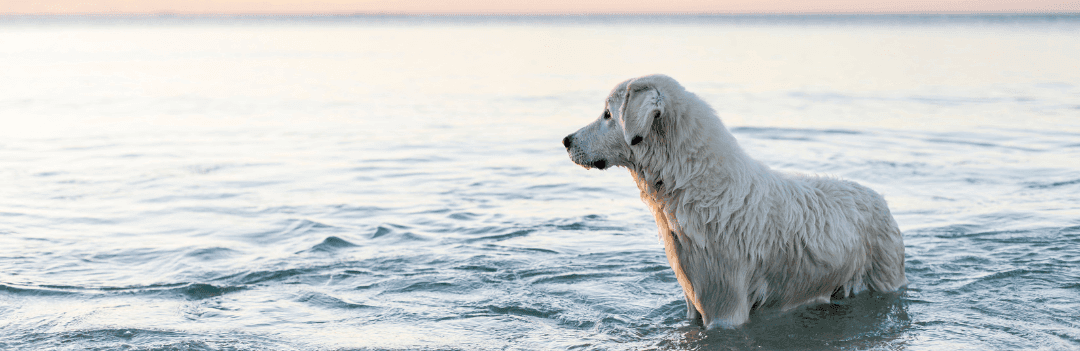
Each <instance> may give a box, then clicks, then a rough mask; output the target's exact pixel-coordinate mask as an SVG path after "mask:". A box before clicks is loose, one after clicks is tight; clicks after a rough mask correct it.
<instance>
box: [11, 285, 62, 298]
mask: <svg viewBox="0 0 1080 351" xmlns="http://www.w3.org/2000/svg"><path fill="white" fill-rule="evenodd" d="M0 292H6V293H9V294H14V295H23V296H50V295H71V294H77V293H78V291H72V290H69V289H60V288H48V287H23V286H17V285H7V284H0Z"/></svg>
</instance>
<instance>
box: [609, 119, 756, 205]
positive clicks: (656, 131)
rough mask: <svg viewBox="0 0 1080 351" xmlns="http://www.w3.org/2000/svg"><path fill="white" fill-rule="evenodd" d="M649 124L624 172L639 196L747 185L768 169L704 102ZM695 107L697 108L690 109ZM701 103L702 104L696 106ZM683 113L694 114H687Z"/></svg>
mask: <svg viewBox="0 0 1080 351" xmlns="http://www.w3.org/2000/svg"><path fill="white" fill-rule="evenodd" d="M689 105H690V106H691V108H688V109H685V110H682V111H675V112H676V113H678V114H682V115H674V116H668V117H665V118H667V120H657V121H655V122H654V125H653V129H652V137H651V138H648V139H647V140H646V141H645V142H644V143H646V144H645V145H642V146H643V147H641V148H637V149H635V150H634V151H633V154H632V156H631V158H632V159H633V161H632V162H631V166H630V167H628V168H629V169H630V173H631V174H632V175H633V177H634V181H635V182H636V183H637V184H638V188H639V189H640V190H641V191H642V195H645V194H646V193H649V194H651V195H654V196H660V197H664V196H662V195H670V194H671V193H673V192H676V191H678V190H680V189H686V188H692V187H702V186H704V187H712V188H716V187H729V186H740V185H749V184H747V183H748V182H751V181H752V180H753V179H760V178H761V176H760V173H768V168H767V167H765V166H764V165H762V164H760V163H759V162H757V161H755V160H753V159H751V158H750V156H749V155H747V154H746V152H744V151H743V150H742V148H741V147H739V144H738V143H737V142H736V140H735V136H734V135H732V134H731V132H730V131H728V130H727V128H725V127H724V125H723V123H722V122H721V121H720V119H719V118H718V117H716V113H715V112H713V111H712V110H711V109H709V108H708V107H707V105H705V104H704V103H701V104H689ZM695 105H696V106H698V107H699V108H698V109H693V107H695ZM700 106H704V108H700ZM686 114H697V116H695V118H689V117H690V116H689V115H686Z"/></svg>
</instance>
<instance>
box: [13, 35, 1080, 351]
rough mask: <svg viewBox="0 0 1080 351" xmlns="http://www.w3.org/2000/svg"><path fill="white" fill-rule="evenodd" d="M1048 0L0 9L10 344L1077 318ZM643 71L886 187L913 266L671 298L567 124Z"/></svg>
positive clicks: (772, 339) (970, 329) (514, 344)
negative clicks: (836, 10) (836, 285)
mask: <svg viewBox="0 0 1080 351" xmlns="http://www.w3.org/2000/svg"><path fill="white" fill-rule="evenodd" d="M1043 19H1044V20H1032V19H1031V17H1025V18H1022V19H1019V20H1015V19H1014V20H1010V19H1009V17H1008V16H1005V17H1000V16H999V17H977V16H976V17H963V18H959V19H948V18H938V17H934V18H932V19H929V20H928V19H926V18H924V17H908V18H907V19H904V17H887V18H884V19H882V18H867V17H843V18H835V17H828V16H826V17H815V18H813V19H806V18H795V20H793V18H786V17H778V18H771V19H770V18H764V19H762V18H755V19H752V20H745V21H733V20H730V19H728V20H716V19H702V18H695V19H693V20H688V21H686V22H679V21H674V22H672V21H668V20H651V21H645V22H635V21H633V20H626V19H619V18H616V19H611V18H606V17H605V18H601V19H595V18H593V19H583V20H582V21H568V20H566V19H553V20H550V21H548V20H540V19H530V20H528V21H526V22H524V23H517V22H512V21H507V20H506V19H505V18H502V19H491V20H477V19H470V20H469V21H464V22H454V21H445V20H426V19H413V20H409V19H400V18H399V19H394V20H392V21H391V20H386V21H372V22H366V21H365V20H364V19H363V18H360V19H356V18H354V19H351V20H341V21H322V20H289V21H280V20H274V19H266V20H261V21H260V20H251V19H243V20H235V19H234V20H229V19H218V20H205V21H202V20H183V19H170V20H161V21H150V20H132V21H125V20H115V21H108V20H98V21H70V22H64V21H62V20H54V21H52V22H34V21H25V20H20V21H0V43H2V44H0V66H2V67H5V68H6V69H5V70H4V71H3V72H4V73H3V74H4V79H5V83H6V84H0V136H2V137H3V138H2V140H0V349H121V348H133V349H192V350H232V349H260V350H261V349H281V350H291V349H417V348H428V349H626V348H631V349H700V350H714V349H715V350H746V349H927V348H931V349H933V348H944V347H949V348H1007V349H1037V348H1042V349H1072V348H1076V347H1080V342H1078V340H1080V323H1078V322H1077V321H1076V319H1075V318H1074V317H1075V316H1074V315H1075V311H1076V310H1077V307H1078V306H1080V299H1078V298H1077V296H1080V295H1078V294H1077V292H1078V291H1080V286H1078V285H1077V284H1076V283H1075V282H1076V281H1078V280H1080V270H1078V269H1080V268H1077V267H1080V252H1078V251H1077V248H1078V247H1080V222H1077V218H1080V203H1078V202H1077V201H1078V200H1077V198H1078V197H1077V196H1076V195H1077V194H1078V192H1080V188H1078V186H1080V168H1078V165H1077V164H1076V163H1075V162H1070V161H1071V160H1075V159H1080V143H1078V141H1077V140H1080V119H1078V118H1076V117H1077V116H1078V115H1080V112H1078V111H1080V102H1078V101H1080V86H1078V85H1077V84H1076V83H1075V82H1078V81H1080V64H1077V63H1078V62H1077V60H1078V59H1077V57H1080V39H1078V38H1080V36H1078V35H1074V34H1076V33H1077V31H1078V29H1080V25H1078V23H1080V22H1078V21H1077V20H1076V17H1069V16H1065V17H1060V16H1050V17H1046V18H1043ZM909 20H911V21H909ZM655 72H662V73H666V74H669V75H671V76H673V77H675V78H677V79H679V80H680V81H682V82H683V83H684V84H685V85H686V86H687V87H688V88H689V89H690V90H691V91H694V92H696V93H698V94H699V95H701V96H702V97H703V98H704V99H705V100H706V101H708V102H710V103H711V104H712V106H713V107H715V108H716V110H717V111H718V112H719V114H720V115H721V116H722V117H723V118H724V121H725V123H726V124H727V125H728V126H729V127H731V128H732V131H733V134H734V135H735V136H736V137H737V138H738V140H739V142H740V143H741V145H742V146H743V147H744V148H745V149H746V150H748V152H749V153H750V154H751V155H753V157H755V158H757V159H759V160H761V161H762V162H764V163H766V164H768V165H769V166H771V167H773V168H776V169H781V170H786V171H798V172H810V173H827V174H833V175H837V176H840V177H843V178H846V179H852V180H855V181H858V182H860V183H862V184H865V185H867V186H870V187H871V188H874V189H876V190H878V191H879V192H881V193H882V194H883V195H884V196H885V197H886V199H887V200H888V201H889V203H890V206H891V208H892V210H893V213H894V215H895V216H896V218H897V221H898V223H899V224H900V226H901V229H902V230H903V231H904V235H905V243H906V253H907V274H908V279H909V280H911V282H912V285H911V286H909V288H908V289H907V290H906V291H904V292H902V293H898V294H867V295H860V296H856V297H853V298H850V299H845V300H840V301H837V302H836V303H835V304H826V305H819V306H811V307H806V308H802V309H799V310H796V311H794V312H791V313H783V314H781V313H776V312H769V311H760V312H758V313H756V314H754V315H753V316H752V319H751V321H750V323H749V324H747V325H746V326H745V327H743V328H740V329H737V330H716V331H703V330H701V329H700V328H699V326H696V325H693V324H691V323H690V322H689V321H687V320H686V318H685V303H684V301H683V297H682V291H681V289H680V288H679V286H678V283H677V282H676V280H675V277H674V275H673V273H672V272H671V270H670V268H669V267H668V265H667V260H666V258H665V257H664V255H663V250H662V247H661V246H660V244H659V243H658V241H657V238H656V236H655V235H656V234H655V230H656V229H655V224H654V223H653V219H652V216H651V215H650V214H649V213H648V211H647V210H646V208H645V207H644V205H643V204H641V203H640V200H639V199H638V190H637V189H636V188H635V187H634V185H633V182H632V181H631V179H630V177H629V175H628V174H626V172H625V171H623V170H621V169H615V170H608V171H586V170H584V169H582V168H581V167H578V166H575V165H574V164H573V163H571V162H570V161H569V159H568V157H567V156H566V154H565V151H564V150H563V148H562V146H561V145H560V144H559V141H560V139H561V138H562V136H564V135H566V134H567V133H569V132H571V131H573V130H576V129H577V128H579V127H580V126H581V125H584V124H586V123H588V122H590V121H591V120H592V119H594V118H596V117H597V116H599V113H600V110H601V108H602V106H603V100H602V99H603V97H604V96H606V94H607V92H608V90H609V89H610V88H611V87H612V86H613V85H614V84H616V83H617V82H619V81H622V80H624V79H626V78H629V77H633V76H637V75H642V74H647V73H655Z"/></svg>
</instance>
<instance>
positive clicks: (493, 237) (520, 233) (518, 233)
mask: <svg viewBox="0 0 1080 351" xmlns="http://www.w3.org/2000/svg"><path fill="white" fill-rule="evenodd" d="M534 231H535V230H532V229H522V230H516V231H514V232H511V233H506V234H498V235H489V236H484V237H479V238H473V239H469V240H466V241H465V242H466V243H474V242H478V241H503V240H508V239H513V238H517V237H522V236H527V235H529V234H531V233H532V232H534Z"/></svg>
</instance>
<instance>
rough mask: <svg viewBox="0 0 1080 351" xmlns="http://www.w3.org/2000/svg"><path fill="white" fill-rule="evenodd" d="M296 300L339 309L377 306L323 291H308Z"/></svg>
mask: <svg viewBox="0 0 1080 351" xmlns="http://www.w3.org/2000/svg"><path fill="white" fill-rule="evenodd" d="M294 301H296V302H302V303H306V304H310V305H314V306H318V307H323V308H338V309H356V308H376V307H375V306H371V305H366V304H362V303H357V302H349V301H346V300H344V299H341V298H338V297H334V296H331V295H327V294H324V293H321V292H307V293H303V294H300V295H299V296H297V297H296V298H295V299H294Z"/></svg>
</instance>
